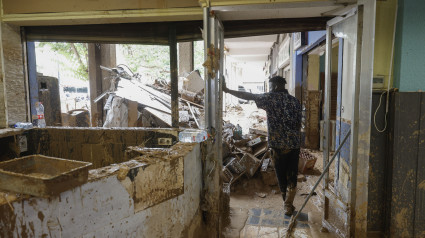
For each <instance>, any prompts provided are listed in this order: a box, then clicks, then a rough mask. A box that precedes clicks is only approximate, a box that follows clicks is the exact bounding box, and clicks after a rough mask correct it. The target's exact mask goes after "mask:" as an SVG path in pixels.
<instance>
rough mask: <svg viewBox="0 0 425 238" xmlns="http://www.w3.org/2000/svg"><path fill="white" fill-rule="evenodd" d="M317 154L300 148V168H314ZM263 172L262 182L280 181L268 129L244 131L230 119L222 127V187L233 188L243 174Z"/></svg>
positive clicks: (302, 172)
mask: <svg viewBox="0 0 425 238" xmlns="http://www.w3.org/2000/svg"><path fill="white" fill-rule="evenodd" d="M316 160H317V158H316V157H315V156H313V155H312V154H311V153H310V152H309V151H308V150H306V149H301V152H300V159H299V163H298V171H299V173H301V174H305V173H308V172H309V171H311V170H312V169H313V168H314V165H315V163H316ZM258 172H259V173H261V179H262V180H263V183H264V184H266V185H269V186H274V185H277V180H276V175H275V171H274V164H273V161H272V159H271V151H270V150H269V149H268V146H267V132H266V131H264V130H259V129H254V128H249V133H248V134H245V135H242V133H241V128H240V127H239V125H237V126H235V125H233V124H231V123H227V124H225V125H224V127H223V168H222V177H223V189H224V191H225V192H230V186H231V184H233V183H234V182H236V181H237V180H238V179H240V178H241V177H242V176H243V175H245V176H247V177H248V178H251V177H253V176H254V175H255V174H256V173H258Z"/></svg>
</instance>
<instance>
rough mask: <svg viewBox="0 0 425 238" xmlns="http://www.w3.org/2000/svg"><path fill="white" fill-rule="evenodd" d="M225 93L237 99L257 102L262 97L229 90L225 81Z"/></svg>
mask: <svg viewBox="0 0 425 238" xmlns="http://www.w3.org/2000/svg"><path fill="white" fill-rule="evenodd" d="M223 92H226V93H230V94H232V95H233V96H235V97H237V98H241V99H245V100H255V99H257V98H258V97H259V96H260V94H254V93H248V92H241V91H235V90H231V89H228V88H227V86H226V83H225V82H224V81H223Z"/></svg>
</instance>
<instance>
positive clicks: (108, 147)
mask: <svg viewBox="0 0 425 238" xmlns="http://www.w3.org/2000/svg"><path fill="white" fill-rule="evenodd" d="M177 135H178V131H176V130H172V129H147V128H122V129H105V128H64V127H54V128H46V129H33V130H31V131H30V135H29V143H28V146H29V148H28V149H29V151H30V153H31V154H42V155H47V156H52V157H58V158H64V159H71V160H78V161H85V162H91V163H93V167H92V168H100V167H103V166H107V165H110V164H113V163H121V162H124V161H126V160H127V159H126V156H125V150H126V149H127V147H128V146H136V145H137V146H144V147H156V148H166V147H169V146H168V145H160V143H159V140H160V139H161V138H167V139H170V138H171V143H172V144H174V143H176V141H177Z"/></svg>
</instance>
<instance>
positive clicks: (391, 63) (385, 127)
mask: <svg viewBox="0 0 425 238" xmlns="http://www.w3.org/2000/svg"><path fill="white" fill-rule="evenodd" d="M397 12H398V6H396V7H395V15H394V29H393V42H392V47H391V59H390V69H389V72H388V82H387V91H386V92H387V100H386V105H385V124H384V129H382V130H380V129H379V128H378V126H377V125H376V113H377V112H378V110H379V108H380V107H381V99H382V95H384V93H385V92H382V94H381V96H380V97H379V105H378V107H377V108H376V111H375V113H374V115H373V124H374V126H375V129H376V130H377V131H378V132H380V133H382V132H384V131H385V130H386V129H387V115H388V107H389V102H390V85H391V84H390V83H391V77H392V72H393V70H392V69H393V60H394V44H395V31H396V28H397Z"/></svg>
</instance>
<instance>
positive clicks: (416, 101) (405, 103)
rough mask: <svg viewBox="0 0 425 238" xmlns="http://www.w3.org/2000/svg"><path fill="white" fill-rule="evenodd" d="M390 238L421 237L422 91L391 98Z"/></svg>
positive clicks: (424, 231)
mask: <svg viewBox="0 0 425 238" xmlns="http://www.w3.org/2000/svg"><path fill="white" fill-rule="evenodd" d="M390 118H391V122H390V129H391V130H390V140H389V143H390V144H389V148H390V149H391V151H390V153H389V155H391V157H390V158H391V162H390V166H389V167H390V169H391V171H389V172H390V174H389V178H390V179H389V182H390V189H391V190H390V191H391V196H390V197H391V201H390V204H391V208H390V212H389V214H388V215H390V224H389V236H390V237H425V186H424V185H425V160H424V154H425V146H424V143H425V93H423V92H422V93H421V92H409V93H408V92H397V93H394V96H393V98H392V100H391V111H390Z"/></svg>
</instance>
